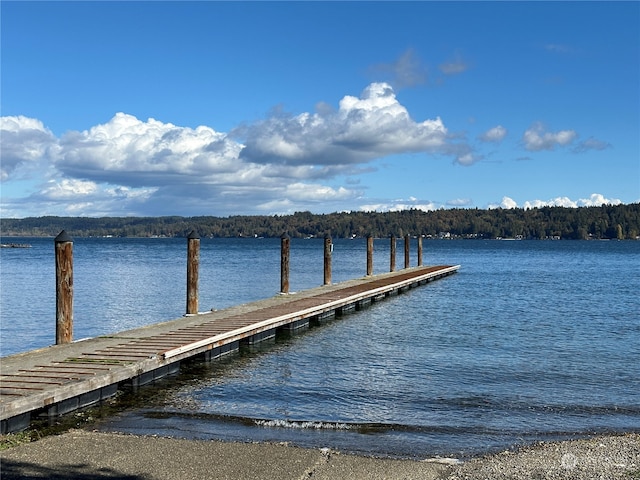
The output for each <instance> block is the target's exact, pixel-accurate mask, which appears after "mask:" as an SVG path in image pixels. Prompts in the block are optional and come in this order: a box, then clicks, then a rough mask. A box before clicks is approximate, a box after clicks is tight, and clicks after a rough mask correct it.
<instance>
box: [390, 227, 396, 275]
mask: <svg viewBox="0 0 640 480" xmlns="http://www.w3.org/2000/svg"><path fill="white" fill-rule="evenodd" d="M395 270H396V236H395V235H391V244H390V246H389V271H390V272H395Z"/></svg>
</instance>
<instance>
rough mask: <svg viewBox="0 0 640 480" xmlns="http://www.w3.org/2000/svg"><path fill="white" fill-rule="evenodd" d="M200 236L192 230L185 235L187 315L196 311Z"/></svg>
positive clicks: (194, 313)
mask: <svg viewBox="0 0 640 480" xmlns="http://www.w3.org/2000/svg"><path fill="white" fill-rule="evenodd" d="M199 267H200V237H199V236H198V235H197V234H196V232H195V231H192V232H191V233H190V234H189V236H188V237H187V315H196V314H197V313H198V273H199Z"/></svg>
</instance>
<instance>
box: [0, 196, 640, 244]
mask: <svg viewBox="0 0 640 480" xmlns="http://www.w3.org/2000/svg"><path fill="white" fill-rule="evenodd" d="M62 230H65V231H66V232H67V233H68V234H69V235H71V236H72V237H105V236H113V237H186V236H188V235H189V234H190V233H191V232H192V231H194V232H195V233H196V234H198V235H199V236H200V237H201V238H204V237H280V236H282V235H283V234H288V235H289V236H291V237H293V238H308V237H324V236H325V235H331V236H332V237H333V238H354V237H366V236H369V235H371V236H374V237H378V238H379V237H389V236H392V235H394V236H396V237H403V236H405V235H411V236H416V235H423V236H425V237H427V238H466V239H496V238H518V239H542V240H543V239H563V240H565V239H572V240H588V239H619V240H623V239H638V238H639V236H640V203H632V204H623V205H602V206H598V207H579V208H567V207H542V208H531V209H522V208H514V209H490V210H479V209H441V210H435V211H429V212H425V211H422V210H403V211H397V212H340V213H330V214H313V213H310V212H296V213H294V214H292V215H273V216H266V215H265V216H259V215H258V216H230V217H215V216H198V217H180V216H168V217H100V218H94V217H56V216H46V217H30V218H23V219H15V218H4V219H2V220H1V221H0V233H1V235H2V237H12V236H23V237H43V236H51V237H54V236H56V235H58V234H59V233H60V232H61V231H62Z"/></svg>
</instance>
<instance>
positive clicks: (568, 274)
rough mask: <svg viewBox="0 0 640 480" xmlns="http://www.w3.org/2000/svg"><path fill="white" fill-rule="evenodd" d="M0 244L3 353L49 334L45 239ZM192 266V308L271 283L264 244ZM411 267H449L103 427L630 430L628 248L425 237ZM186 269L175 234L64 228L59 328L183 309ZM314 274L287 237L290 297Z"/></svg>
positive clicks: (287, 436)
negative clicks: (67, 280) (68, 286)
mask: <svg viewBox="0 0 640 480" xmlns="http://www.w3.org/2000/svg"><path fill="white" fill-rule="evenodd" d="M6 241H7V239H3V242H6ZM11 241H13V242H16V243H30V244H31V245H32V248H29V249H0V252H1V255H2V257H1V264H0V267H1V271H0V275H1V276H0V279H1V291H0V299H1V304H0V307H1V310H0V315H1V317H0V320H1V323H0V333H1V345H0V348H1V352H2V355H3V356H4V355H9V354H12V353H16V352H20V351H25V350H29V349H33V348H40V347H44V346H47V345H50V344H51V343H53V341H54V338H55V337H54V335H55V272H54V267H55V263H54V244H53V239H11ZM334 243H335V249H334V254H333V280H334V283H336V282H339V281H343V280H347V279H351V278H356V277H359V276H362V275H364V273H365V272H366V243H365V240H363V239H356V240H335V241H334ZM402 246H403V244H402V241H400V240H399V241H398V259H397V261H396V265H398V266H399V267H400V266H402V265H403V263H404V257H403V248H402ZM388 252H389V241H388V240H385V239H382V240H376V242H375V256H374V271H375V273H382V272H385V271H388V269H389V257H388V255H389V253H388ZM411 257H412V258H411V264H412V265H415V264H416V259H415V240H413V244H412V255H411ZM200 259H201V264H200V310H208V309H209V308H212V307H213V308H218V309H219V308H224V307H227V306H231V305H235V304H239V303H245V302H249V301H253V300H258V299H261V298H266V297H270V296H272V295H275V294H277V292H278V290H279V288H280V241H279V239H202V241H201V252H200ZM424 263H425V264H438V265H440V264H449V265H454V264H460V265H461V269H460V271H459V272H458V273H457V274H456V275H453V276H450V277H447V278H445V279H442V280H439V281H437V282H433V283H429V284H427V285H425V286H423V287H420V288H417V289H412V290H410V291H409V292H407V293H404V294H402V295H399V296H397V297H392V298H389V299H388V300H386V301H384V302H381V303H376V304H374V305H373V306H372V307H370V308H367V309H365V310H362V311H358V312H355V313H353V314H351V315H347V316H344V317H341V318H338V319H335V320H332V321H330V322H328V323H324V324H322V325H321V326H319V327H316V328H312V329H310V330H308V331H306V332H305V333H302V334H299V335H294V336H291V337H283V338H279V339H278V340H277V341H276V342H271V343H268V344H265V345H263V346H261V348H260V349H257V350H254V351H243V352H242V353H240V354H238V355H233V356H230V357H229V358H227V359H225V360H223V361H219V362H214V363H212V364H209V365H200V366H197V367H194V368H193V370H191V371H188V372H185V373H184V374H182V375H180V376H178V377H175V378H172V379H170V380H168V381H166V382H164V384H163V385H162V388H161V389H155V390H154V387H151V389H149V390H148V391H149V392H153V393H152V394H149V395H147V397H146V398H145V404H144V406H140V405H138V406H136V407H135V408H130V409H127V410H126V411H123V412H120V413H119V414H117V415H115V416H114V417H112V418H111V419H110V420H109V421H107V422H104V424H103V425H102V426H101V427H100V428H102V429H104V430H114V431H125V432H132V433H154V434H159V435H171V436H179V437H186V438H203V439H210V438H219V439H227V440H238V441H288V442H291V443H293V444H297V445H301V446H308V447H325V446H326V447H331V448H335V449H338V450H341V451H346V452H357V453H365V454H372V455H383V456H397V457H411V458H423V457H427V456H433V455H452V456H465V455H472V454H477V453H484V452H489V451H494V450H498V449H503V448H508V447H511V446H514V445H518V444H523V443H528V442H532V441H536V440H548V439H562V438H571V437H575V436H581V435H588V434H592V433H604V432H624V431H640V342H639V341H638V338H640V301H639V300H638V293H637V292H639V291H640V242H631V241H626V242H613V241H611V242H607V241H602V242H597V241H593V242H586V241H582V242H569V241H557V242H553V241H481V240H478V241H462V240H460V241H445V240H442V241H426V240H425V242H424ZM185 264H186V240H185V239H116V238H104V239H76V240H75V242H74V304H75V308H74V324H75V325H74V331H75V334H74V338H76V339H79V338H84V337H92V336H96V335H102V334H107V333H112V332H116V331H121V330H125V329H129V328H134V327H136V326H141V325H144V324H149V323H154V322H157V321H161V320H168V319H173V318H178V317H180V316H181V315H182V314H183V313H184V311H185V296H186V294H185V289H186V287H185V284H186V267H185ZM322 281H323V242H322V240H316V239H312V240H296V239H293V240H292V243H291V291H292V292H295V291H299V290H303V289H307V288H311V287H315V286H319V285H321V284H322Z"/></svg>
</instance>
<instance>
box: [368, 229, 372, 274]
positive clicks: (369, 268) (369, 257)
mask: <svg viewBox="0 0 640 480" xmlns="http://www.w3.org/2000/svg"><path fill="white" fill-rule="evenodd" d="M370 275H373V237H372V236H371V235H367V276H370Z"/></svg>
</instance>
